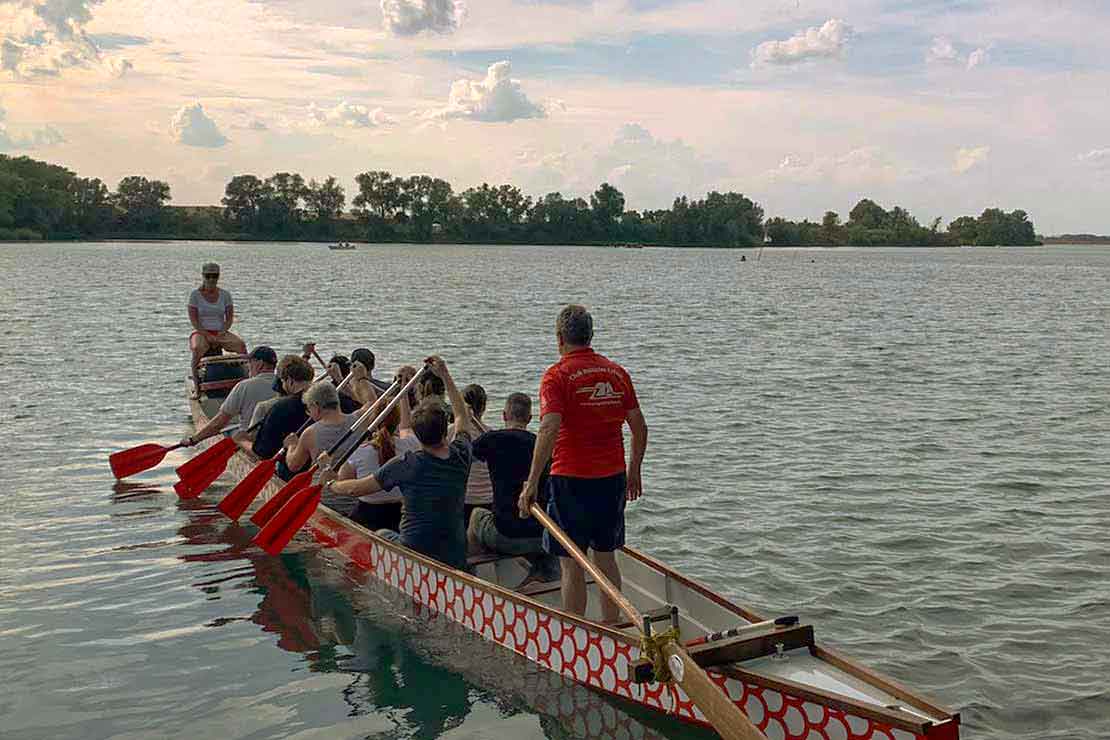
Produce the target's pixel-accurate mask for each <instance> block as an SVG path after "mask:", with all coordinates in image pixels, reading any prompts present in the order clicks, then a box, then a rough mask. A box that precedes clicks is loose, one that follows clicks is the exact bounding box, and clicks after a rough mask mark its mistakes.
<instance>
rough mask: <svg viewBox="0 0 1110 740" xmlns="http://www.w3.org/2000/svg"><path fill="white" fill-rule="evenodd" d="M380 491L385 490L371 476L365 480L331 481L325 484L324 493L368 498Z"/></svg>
mask: <svg viewBox="0 0 1110 740" xmlns="http://www.w3.org/2000/svg"><path fill="white" fill-rule="evenodd" d="M382 490H385V489H383V488H382V485H381V484H380V483H378V479H377V478H376V477H375V476H373V475H368V476H366V477H365V478H354V479H351V480H337V481H332V482H331V483H328V484H327V486H326V487H325V489H324V492H325V493H338V494H339V495H341V496H368V495H370V494H371V493H377V492H378V491H382Z"/></svg>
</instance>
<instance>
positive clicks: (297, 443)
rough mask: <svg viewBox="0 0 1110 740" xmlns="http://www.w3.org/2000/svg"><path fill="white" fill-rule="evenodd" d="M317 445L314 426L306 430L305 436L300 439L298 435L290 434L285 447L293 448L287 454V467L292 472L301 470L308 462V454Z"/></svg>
mask: <svg viewBox="0 0 1110 740" xmlns="http://www.w3.org/2000/svg"><path fill="white" fill-rule="evenodd" d="M315 443H316V427H314V426H312V427H309V428H308V429H305V430H304V434H302V435H301V436H300V437H298V436H297V435H296V434H290V435H289V436H287V437H286V438H285V446H286V447H287V448H289V447H292V449H290V450H289V451H288V452H286V453H285V466H286V467H287V468H289V469H290V470H300V469H301V467H302V466H303V465H304V464H305V463H306V462H308V453H309V450H311V449H312V446H313V445H314V444H315Z"/></svg>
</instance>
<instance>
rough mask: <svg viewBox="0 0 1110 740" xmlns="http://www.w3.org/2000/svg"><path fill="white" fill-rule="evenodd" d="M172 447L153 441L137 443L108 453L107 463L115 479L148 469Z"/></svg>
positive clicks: (159, 460) (158, 461)
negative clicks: (129, 447)
mask: <svg viewBox="0 0 1110 740" xmlns="http://www.w3.org/2000/svg"><path fill="white" fill-rule="evenodd" d="M175 447H176V445H175ZM172 449H174V447H163V446H162V445H156V444H154V443H150V444H145V445H139V446H138V447H132V448H131V449H129V450H121V451H120V452H114V453H112V454H111V455H108V464H109V465H111V466H112V475H114V476H116V480H119V479H120V478H127V477H128V476H131V475H135V474H136V473H141V472H143V471H144V470H150V469H151V468H153V467H154V466H155V465H157V464H158V463H160V462H162V458H164V457H165V456H166V453H167V452H169V451H170V450H172Z"/></svg>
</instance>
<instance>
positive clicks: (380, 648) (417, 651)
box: [179, 499, 715, 739]
mask: <svg viewBox="0 0 1110 740" xmlns="http://www.w3.org/2000/svg"><path fill="white" fill-rule="evenodd" d="M179 507H180V508H181V509H182V510H185V511H187V512H188V516H189V521H188V523H186V524H185V525H184V526H182V527H181V528H180V530H179V534H180V535H181V536H182V537H184V538H185V539H186V540H187V542H188V544H190V545H194V546H196V545H205V546H208V547H206V548H205V551H204V552H195V553H190V554H188V555H184V556H182V559H183V560H186V561H189V562H205V563H219V562H227V563H229V564H232V563H235V562H236V561H239V562H242V563H243V564H244V566H245V567H249V568H250V569H251V570H250V571H247V572H244V569H243V568H228V569H224V570H223V571H221V572H220V574H219V575H218V576H217V577H215V578H212V579H209V580H205V581H202V582H198V583H195V584H193V585H194V586H195V587H197V588H199V589H201V590H203V591H206V592H209V593H213V594H215V593H218V591H219V590H220V588H221V586H222V585H223V584H226V583H228V582H233V581H234V582H237V584H236V585H237V586H241V585H242V579H243V578H244V576H247V577H251V578H252V584H251V585H252V588H253V589H254V590H255V591H256V592H257V593H258V594H260V595H261V600H260V601H259V604H258V608H257V609H256V610H255V611H254V613H253V614H252V615H251V616H250V617H249V621H251V622H253V623H255V624H257V625H259V626H260V627H261V628H262V630H263V631H265V632H269V633H273V634H275V635H277V638H278V639H277V645H278V647H280V648H281V649H283V650H287V651H289V652H293V653H298V654H300V655H303V656H304V657H305V660H306V661H307V662H308V665H309V669H310V670H312V671H319V672H334V673H344V674H349V675H350V676H351V680H350V682H349V683H348V684H347V685H346V687H345V688H343V689H342V692H341V693H342V700H343V701H344V702H346V704H347V705H348V706H349V707H350V711H349V713H348V715H349V716H350V717H359V716H364V715H388V716H390V718H391V719H393V720H394V721H399V722H403V723H404V724H405V725H408V728H407V731H406V733H405V734H406V735H408V734H410V733H411V735H412V736H413V737H419V738H436V737H440V736H441V735H443V734H445V733H446V732H448V731H449V730H451V729H452V728H455V727H458V726H459V725H461V724H462V723H463V721H464V719H465V718H466V717H467V716H468V715H469V714H470V713H471V710H472V708H473V705H474V704H475V703H476V702H483V703H486V704H490V705H494V706H496V708H497V715H499V717H500V718H501V719H502V720H504V719H506V718H509V717H512V716H514V715H519V714H522V713H533V714H537V715H539V718H538V724H539V725H540V727H541V728H542V730H543V733H544V734H545V735H546V736H547V737H551V738H567V737H573V738H614V739H615V738H659V737H670V738H674V737H682V738H698V739H703V738H710V737H714V736H715V735H713V734H712V733H710V732H708V731H705V730H701V729H700V728H695V727H690V726H686V725H682V724H680V723H678V722H676V721H673V720H669V719H666V718H663V717H659V716H657V715H655V714H654V713H651V712H649V711H648V710H644V709H641V708H639V707H634V706H631V705H626V704H623V703H619V702H618V701H614V700H611V699H608V698H606V697H603V696H602V695H600V694H598V693H596V692H594V691H592V690H590V689H587V688H585V687H583V686H582V685H580V684H577V683H574V682H572V681H570V680H568V679H565V678H563V677H562V676H561V675H559V674H556V673H553V672H550V671H545V670H543V669H540V668H538V667H537V666H535V665H534V664H532V663H530V662H529V661H527V660H526V659H525V658H523V657H522V656H518V655H515V654H509V653H506V651H505V650H504V648H501V647H500V646H498V645H495V644H493V643H491V642H488V641H486V640H483V639H482V638H481V637H480V636H477V635H475V634H474V633H472V632H470V631H468V630H465V629H464V628H462V627H460V626H459V625H457V624H455V623H454V622H451V621H450V620H448V619H445V618H443V617H442V616H440V615H437V614H435V613H434V612H430V611H428V610H427V609H424V608H423V607H421V606H420V605H419V604H416V603H415V602H414V601H413V600H412V599H411V598H410V597H406V596H404V595H403V594H401V593H400V592H399V591H396V590H394V589H391V588H389V587H388V586H386V585H384V584H383V583H381V582H380V581H377V580H375V579H367V576H366V573H365V572H364V571H361V570H358V569H357V568H354V567H352V566H351V565H350V564H349V563H348V562H347V561H345V560H343V559H342V558H340V557H339V556H335V557H334V558H333V557H331V556H330V553H328V551H327V550H320V549H316V548H311V547H302V548H301V549H299V550H297V549H294V548H290V549H289V550H288V551H287V552H286V553H285V554H282V555H281V556H278V557H271V556H269V555H267V554H266V553H264V552H263V551H261V550H259V549H258V548H256V547H253V546H252V545H251V543H250V540H251V537H252V536H253V535H254V533H255V529H254V528H253V527H245V526H240V525H239V524H236V523H232V522H229V521H228V520H227V519H226V518H224V516H223V515H222V514H221V513H220V512H219V511H216V510H215V509H214V508H212V504H211V502H210V501H205V500H204V499H196V500H183V501H180V502H179ZM295 544H296V543H294V545H295ZM221 546H222V547H221ZM251 571H253V572H251ZM246 619H247V618H246V617H237V618H231V619H228V620H225V621H224V622H222V623H226V622H227V621H236V620H246ZM488 729H489V731H490V732H493V733H496V732H498V728H497V727H496V726H493V727H489V728H488ZM664 733H665V734H664Z"/></svg>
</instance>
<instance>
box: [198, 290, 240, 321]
mask: <svg viewBox="0 0 1110 740" xmlns="http://www.w3.org/2000/svg"><path fill="white" fill-rule="evenodd" d="M219 291H220V297H219V298H217V299H216V302H215V303H209V302H208V299H207V298H205V297H204V296H203V295H201V292H200V289H199V288H194V289H193V292H192V293H190V294H189V306H190V307H192V308H195V309H196V310H197V320H198V321H199V322H200V325H201V327H203V328H204V329H207V330H208V331H223V329H224V321H225V320H226V319H227V309H228V308H230V307H231V305H232V304H231V293H228V292H227V291H226V290H224V289H223V288H220V289H219Z"/></svg>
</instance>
